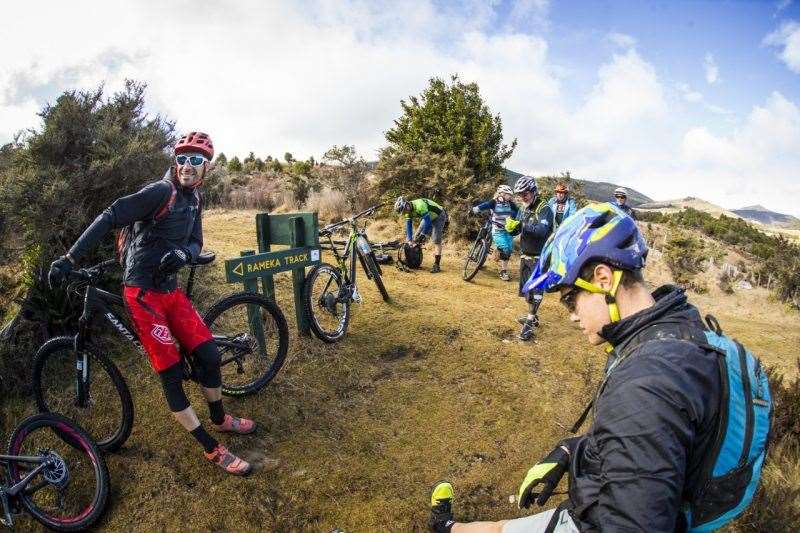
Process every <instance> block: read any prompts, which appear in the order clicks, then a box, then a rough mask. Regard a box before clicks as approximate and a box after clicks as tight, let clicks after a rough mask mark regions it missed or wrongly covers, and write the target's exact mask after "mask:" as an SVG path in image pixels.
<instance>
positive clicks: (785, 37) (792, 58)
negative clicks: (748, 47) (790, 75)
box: [764, 20, 800, 74]
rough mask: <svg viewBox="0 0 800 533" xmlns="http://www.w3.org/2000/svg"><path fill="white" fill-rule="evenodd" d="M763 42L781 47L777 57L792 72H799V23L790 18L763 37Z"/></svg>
mask: <svg viewBox="0 0 800 533" xmlns="http://www.w3.org/2000/svg"><path fill="white" fill-rule="evenodd" d="M764 44H765V45H768V46H774V47H776V48H779V49H781V50H780V51H779V52H778V57H779V58H780V59H781V61H783V62H784V63H786V66H787V67H789V69H790V70H791V71H792V72H796V73H798V74H800V23H798V22H796V21H794V20H790V21H787V22H784V23H783V24H781V27H780V28H778V29H777V30H775V31H774V32H772V33H770V34H769V35H767V36H766V37H764Z"/></svg>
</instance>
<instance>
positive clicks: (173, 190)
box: [153, 178, 197, 220]
mask: <svg viewBox="0 0 800 533" xmlns="http://www.w3.org/2000/svg"><path fill="white" fill-rule="evenodd" d="M162 181H166V182H167V183H169V187H170V193H169V198H167V201H166V202H165V203H164V205H162V206H161V209H159V210H158V211H157V212H156V214H155V215H154V216H153V220H161V219H162V218H164V217H165V216H167V215H168V214H169V211H170V209H172V206H173V205H175V200H176V199H177V197H178V188H177V187H176V186H175V183H174V182H173V181H172V180H171V179H167V178H165V179H163V180H162ZM195 194H197V190H195Z"/></svg>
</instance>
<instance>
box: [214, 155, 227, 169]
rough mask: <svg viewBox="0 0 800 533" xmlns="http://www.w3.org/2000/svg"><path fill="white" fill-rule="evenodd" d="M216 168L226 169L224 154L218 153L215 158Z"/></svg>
mask: <svg viewBox="0 0 800 533" xmlns="http://www.w3.org/2000/svg"><path fill="white" fill-rule="evenodd" d="M214 162H215V163H216V165H217V166H218V167H226V166H228V158H227V157H225V152H220V153H219V155H218V156H217V158H216V159H215V160H214Z"/></svg>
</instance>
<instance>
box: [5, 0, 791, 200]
mask: <svg viewBox="0 0 800 533" xmlns="http://www.w3.org/2000/svg"><path fill="white" fill-rule="evenodd" d="M90 6H91V12H92V16H91V17H86V16H84V12H85V11H86V9H88V8H89V7H90ZM45 8H46V10H47V12H48V16H47V17H44V18H43V17H41V12H42V10H43V9H45ZM9 9H10V10H11V11H13V12H9V13H7V16H6V18H5V20H6V21H9V20H13V21H15V23H14V24H7V25H5V26H6V27H4V31H3V32H0V45H2V46H3V49H4V50H12V51H14V52H13V53H7V54H4V55H3V56H2V57H0V142H7V141H8V140H10V139H11V138H12V136H13V134H14V133H15V132H16V131H18V130H20V129H22V128H30V127H37V126H38V118H37V116H36V112H37V111H38V110H39V109H40V108H41V107H42V106H43V105H44V104H45V103H46V102H48V101H52V100H53V99H54V98H55V97H56V96H57V95H58V94H60V93H61V92H62V91H64V90H66V89H73V88H84V89H88V88H92V87H95V86H97V85H98V84H99V83H104V84H105V87H106V88H107V91H109V92H112V91H114V90H116V89H118V88H119V87H121V86H122V83H123V82H124V79H125V78H133V79H137V80H140V81H144V82H146V83H148V93H147V94H148V109H149V110H150V111H151V112H153V113H161V114H163V115H166V116H167V117H169V118H171V119H173V120H175V121H176V122H177V126H178V129H179V130H191V129H201V130H206V131H209V133H211V134H212V136H213V137H214V139H215V145H216V146H218V147H219V149H221V150H222V151H224V152H226V154H228V155H232V154H240V155H246V154H247V153H248V152H249V151H251V150H253V151H255V152H256V153H257V154H259V155H261V156H266V155H273V156H276V155H281V154H283V153H284V152H287V151H289V152H292V153H293V154H294V155H295V157H303V158H304V157H308V156H309V155H314V156H315V157H319V156H320V155H321V154H322V153H323V152H324V151H325V150H326V149H327V148H329V147H330V146H332V145H334V144H352V145H355V146H356V148H357V149H358V150H359V151H360V152H361V153H362V154H363V155H364V156H365V157H366V158H367V159H374V158H375V157H376V153H377V151H378V150H379V149H380V147H381V146H383V144H384V142H385V141H384V138H383V133H384V131H385V130H386V129H388V128H389V127H391V125H392V120H393V119H394V118H396V117H397V116H398V114H399V112H400V105H399V101H400V99H402V98H407V97H408V96H409V95H412V94H418V93H419V92H420V91H422V90H423V89H424V88H425V85H426V83H427V80H428V78H430V77H432V76H439V77H447V76H449V75H450V74H453V73H458V74H459V75H460V76H461V77H462V79H464V80H467V81H476V82H477V83H478V84H479V86H480V87H481V92H482V94H483V96H484V98H485V100H486V102H487V103H488V105H489V106H490V108H491V109H492V110H493V111H494V112H496V113H499V114H500V116H501V118H502V119H503V124H504V131H505V134H506V136H507V137H508V138H509V140H510V139H511V138H514V137H516V138H517V139H518V140H519V146H518V148H517V150H516V152H515V153H514V156H513V157H512V158H511V159H510V160H509V162H508V166H509V167H510V168H512V169H514V170H517V171H520V172H526V173H532V174H537V175H538V174H545V173H556V172H559V171H562V170H570V171H571V172H572V173H573V175H574V176H577V177H581V178H589V179H599V180H610V181H615V182H618V183H621V184H624V185H628V186H631V187H634V188H636V189H638V190H641V191H642V192H644V193H646V194H648V195H650V196H652V197H654V198H656V199H662V200H664V199H670V198H679V197H684V196H688V195H692V196H699V197H701V198H704V199H707V200H709V201H712V202H715V203H717V204H720V205H722V206H724V207H728V208H735V207H741V206H743V205H749V204H755V203H760V204H764V205H766V206H767V207H769V208H772V209H775V210H778V211H782V212H787V213H791V214H794V215H796V216H800V207H798V205H797V202H796V201H795V199H796V198H798V197H800V5H798V2H797V1H794V2H789V1H787V0H775V1H758V2H755V1H735V2H724V1H714V2H707V1H706V2H701V1H674V2H654V1H647V0H637V1H625V2H623V1H590V0H586V1H580V2H577V1H571V2H559V1H555V0H552V1H551V0H515V1H508V2H491V1H484V0H465V1H461V2H438V1H433V0H392V1H389V0H372V1H367V0H304V1H291V0H271V1H268V2H261V1H257V0H238V1H235V2H234V1H229V2H212V1H201V2H199V3H198V2H197V1H188V0H176V1H173V2H161V1H157V0H140V1H138V2H127V1H122V0H109V1H107V2H103V3H102V4H99V3H94V2H90V1H88V0H78V1H77V2H73V3H52V2H50V3H48V2H42V1H30V2H26V3H17V4H15V5H14V6H13V7H11V8H9ZM187 14H191V17H189V18H187ZM31 27H36V28H37V32H38V34H39V35H42V36H47V37H46V38H42V39H30V28H31ZM20 43H25V45H24V46H21V45H20Z"/></svg>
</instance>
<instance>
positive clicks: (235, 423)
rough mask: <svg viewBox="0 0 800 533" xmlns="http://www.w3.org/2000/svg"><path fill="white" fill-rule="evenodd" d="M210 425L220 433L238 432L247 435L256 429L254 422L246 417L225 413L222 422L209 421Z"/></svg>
mask: <svg viewBox="0 0 800 533" xmlns="http://www.w3.org/2000/svg"><path fill="white" fill-rule="evenodd" d="M211 427H212V428H214V429H216V430H217V431H220V432H222V433H238V434H239V435H247V434H248V433H252V432H254V431H255V430H256V423H255V422H253V421H252V420H248V419H247V418H238V417H236V416H231V415H229V414H227V413H226V414H225V420H223V421H222V424H219V425H217V424H215V423H214V422H211Z"/></svg>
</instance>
